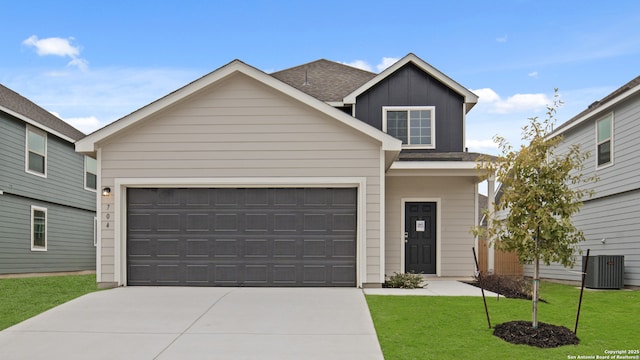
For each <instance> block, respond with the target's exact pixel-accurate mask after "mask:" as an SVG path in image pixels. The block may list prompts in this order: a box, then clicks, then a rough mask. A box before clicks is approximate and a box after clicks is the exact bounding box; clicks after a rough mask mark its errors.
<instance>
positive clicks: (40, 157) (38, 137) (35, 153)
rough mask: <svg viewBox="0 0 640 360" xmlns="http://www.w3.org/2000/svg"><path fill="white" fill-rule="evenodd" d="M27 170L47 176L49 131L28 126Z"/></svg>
mask: <svg viewBox="0 0 640 360" xmlns="http://www.w3.org/2000/svg"><path fill="white" fill-rule="evenodd" d="M26 143H27V146H26V166H25V167H26V171H27V172H28V173H31V174H36V175H40V176H47V133H45V132H44V131H41V130H38V129H36V128H33V127H30V126H27V141H26Z"/></svg>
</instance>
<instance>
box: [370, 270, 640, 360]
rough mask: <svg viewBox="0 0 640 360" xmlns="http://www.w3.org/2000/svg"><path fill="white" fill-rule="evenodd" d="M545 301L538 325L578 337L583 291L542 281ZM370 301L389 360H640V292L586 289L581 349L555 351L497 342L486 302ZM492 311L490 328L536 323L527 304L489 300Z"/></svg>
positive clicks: (463, 299) (434, 298) (373, 297)
mask: <svg viewBox="0 0 640 360" xmlns="http://www.w3.org/2000/svg"><path fill="white" fill-rule="evenodd" d="M540 295H541V297H543V298H544V299H545V300H546V301H547V303H539V305H538V306H539V309H538V320H539V321H540V322H543V323H549V324H554V325H562V326H565V327H567V328H569V329H571V330H572V331H573V329H574V326H575V319H576V310H577V307H578V297H579V295H580V289H577V288H575V287H572V286H567V285H559V284H554V283H546V282H543V283H542V284H541V290H540ZM367 302H368V304H369V309H370V311H371V315H372V317H373V321H374V325H375V327H376V332H377V333H378V339H379V340H380V345H381V346H382V351H383V353H384V357H385V359H387V360H389V359H403V360H404V359H535V360H540V359H571V358H573V359H579V358H580V356H582V357H584V358H589V357H591V358H594V359H595V358H596V355H600V356H607V355H608V353H607V352H606V351H614V350H620V351H626V354H627V355H631V356H634V357H629V358H630V359H634V358H635V359H640V353H638V351H639V350H640V330H639V324H640V291H618V290H597V291H595V290H589V289H585V293H584V297H583V300H582V311H581V314H580V324H579V327H578V338H579V339H580V344H579V345H575V346H574V345H570V346H562V347H558V348H554V349H539V348H535V347H529V346H526V345H513V344H510V343H507V342H505V341H503V340H501V339H499V338H498V337H496V336H493V329H489V328H488V325H487V319H486V315H485V312H484V305H483V304H482V298H481V297H440V296H380V295H368V296H367ZM487 306H488V308H489V315H490V317H491V324H492V326H495V325H497V324H499V323H503V322H507V321H512V320H526V321H531V301H529V300H518V299H505V298H500V300H496V298H495V297H488V298H487ZM634 352H635V353H634ZM573 356H575V357H573ZM610 356H611V359H616V357H615V356H616V355H610ZM635 356H637V357H635ZM620 359H623V357H620Z"/></svg>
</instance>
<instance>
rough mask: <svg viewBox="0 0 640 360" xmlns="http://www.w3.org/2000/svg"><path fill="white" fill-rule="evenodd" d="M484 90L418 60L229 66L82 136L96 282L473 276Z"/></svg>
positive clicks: (330, 282)
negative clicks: (92, 176) (468, 134)
mask: <svg viewBox="0 0 640 360" xmlns="http://www.w3.org/2000/svg"><path fill="white" fill-rule="evenodd" d="M477 99H478V98H477V96H476V95H474V94H473V93H472V92H470V91H469V90H468V89H466V88H465V87H463V86H461V85H460V84H458V83H457V82H455V81H454V80H452V79H450V78H449V77H447V76H446V75H444V74H443V73H441V72H440V71H438V70H437V69H435V68H433V67H432V66H430V65H429V64H427V63H426V62H424V61H423V60H421V59H419V58H418V57H416V56H415V55H413V54H409V55H407V56H405V57H404V58H403V59H401V60H400V61H398V62H397V63H396V64H394V65H393V66H391V67H389V68H388V69H386V70H384V71H383V72H381V73H380V74H374V73H370V72H366V71H362V70H358V69H355V68H352V67H349V66H346V65H342V64H339V63H335V62H331V61H327V60H318V61H315V62H311V63H308V64H305V65H301V66H298V67H294V68H291V69H287V70H283V71H279V72H276V73H273V74H271V75H270V74H266V73H264V72H262V71H260V70H258V69H256V68H253V67H251V66H249V65H247V64H245V63H243V62H241V61H238V60H235V61H232V62H231V63H229V64H227V65H225V66H223V67H221V68H219V69H217V70H215V71H213V72H212V73H210V74H208V75H206V76H204V77H202V78H200V79H198V80H196V81H194V82H192V83H190V84H188V85H186V86H185V87H183V88H181V89H178V90H176V91H174V92H173V93H171V94H169V95H167V96H165V97H163V98H161V99H159V100H157V101H155V102H153V103H151V104H149V105H147V106H145V107H143V108H141V109H139V110H137V111H136V112H134V113H132V114H130V115H127V116H125V117H124V118H122V119H120V120H118V121H116V122H114V123H112V124H110V125H108V126H106V127H104V128H102V129H100V130H98V131H96V132H94V133H92V134H90V135H88V136H87V137H85V138H83V139H81V140H80V141H78V142H77V143H76V151H78V152H80V153H83V154H86V155H91V156H96V158H97V160H98V174H99V176H98V189H99V190H100V191H105V195H106V196H102V197H101V198H100V200H99V205H100V206H99V207H98V216H99V219H100V226H99V230H98V234H99V235H98V257H97V259H98V263H97V277H98V282H99V283H101V286H105V287H106V286H118V285H187V286H224V285H229V286H240V285H244V286H358V287H379V286H381V285H382V283H383V282H384V280H385V275H391V274H393V273H395V272H398V273H403V272H409V271H413V272H417V273H424V274H430V275H433V276H471V275H473V274H474V270H475V266H474V261H473V257H472V254H471V247H472V246H474V245H476V242H475V239H474V237H473V235H472V234H471V232H470V230H471V228H472V227H473V226H474V225H476V224H477V222H478V220H477V219H478V210H477V209H478V206H477V205H478V197H477V193H478V192H477V183H478V173H477V170H476V169H475V167H476V163H475V160H476V158H477V157H478V156H479V154H474V153H468V152H465V115H466V113H467V112H468V111H469V110H470V109H471V108H472V107H473V106H474V105H475V104H476V102H477Z"/></svg>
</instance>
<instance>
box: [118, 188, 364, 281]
mask: <svg viewBox="0 0 640 360" xmlns="http://www.w3.org/2000/svg"><path fill="white" fill-rule="evenodd" d="M356 197H357V195H356V189H353V188H282V189H279V188H278V189H267V188H261V189H255V188H247V189H226V188H223V189H201V188H192V189H176V188H171V189H165V188H161V189H142V188H131V189H128V191H127V277H128V279H127V280H128V284H129V285H176V286H355V285H356V214H357V211H356V200H357V199H356Z"/></svg>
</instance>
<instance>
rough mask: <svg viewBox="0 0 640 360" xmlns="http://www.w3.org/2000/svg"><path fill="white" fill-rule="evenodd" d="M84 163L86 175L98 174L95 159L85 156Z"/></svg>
mask: <svg viewBox="0 0 640 360" xmlns="http://www.w3.org/2000/svg"><path fill="white" fill-rule="evenodd" d="M84 158H85V162H86V169H87V172H88V173H91V174H97V173H98V162H97V161H96V159H94V158H92V157H90V156H85V157H84Z"/></svg>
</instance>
